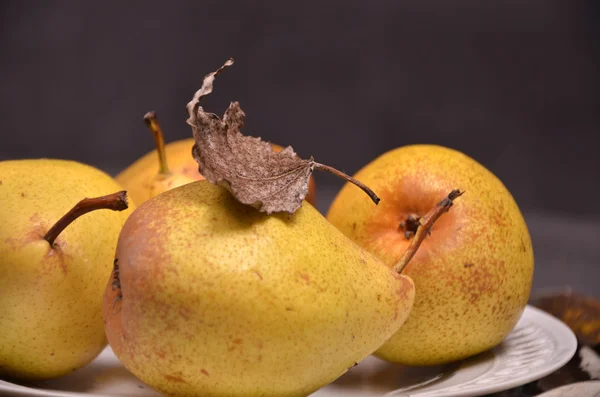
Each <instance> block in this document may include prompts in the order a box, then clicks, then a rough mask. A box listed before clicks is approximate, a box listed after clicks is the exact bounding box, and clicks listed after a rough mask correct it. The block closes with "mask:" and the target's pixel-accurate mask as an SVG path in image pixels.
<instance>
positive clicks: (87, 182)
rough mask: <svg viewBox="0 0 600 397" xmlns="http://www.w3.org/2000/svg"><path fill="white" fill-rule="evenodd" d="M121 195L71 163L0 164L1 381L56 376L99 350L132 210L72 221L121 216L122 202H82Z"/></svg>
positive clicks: (103, 178)
mask: <svg viewBox="0 0 600 397" xmlns="http://www.w3.org/2000/svg"><path fill="white" fill-rule="evenodd" d="M121 189H122V187H121V186H119V185H118V184H117V183H116V182H115V181H114V179H112V178H111V177H110V176H108V175H107V174H105V173H104V172H102V171H100V170H98V169H95V168H93V167H90V166H88V165H84V164H81V163H77V162H73V161H64V160H47V159H43V160H17V161H2V162H0V198H1V200H0V202H1V204H0V224H1V225H2V226H1V227H0V291H1V293H0V377H4V376H7V377H11V378H21V379H47V378H52V377H57V376H61V375H64V374H67V373H69V372H71V371H73V370H74V369H77V368H79V367H82V366H83V365H85V364H86V363H88V362H89V361H91V360H92V359H93V358H94V357H96V355H97V354H98V353H100V351H101V350H102V349H103V348H104V346H105V345H106V338H105V335H104V326H103V322H102V295H103V292H104V286H105V284H106V279H107V277H109V275H110V272H111V270H112V263H113V260H112V258H113V255H114V250H115V248H116V245H117V238H118V236H119V231H120V230H121V227H122V226H123V224H124V223H125V219H126V218H127V216H128V215H129V213H130V212H131V210H128V211H123V212H120V213H114V212H111V211H93V212H91V213H89V214H86V215H84V216H82V217H81V218H77V216H79V215H82V214H83V213H84V212H87V211H92V210H94V209H100V208H110V209H116V210H119V211H120V210H123V209H124V208H127V204H126V201H123V200H124V192H120V193H119V194H117V195H111V196H110V197H108V196H107V197H106V198H103V199H104V201H102V200H100V201H98V200H96V201H94V200H95V199H91V200H83V201H81V202H80V200H82V199H84V198H85V197H95V196H101V195H106V194H107V193H113V192H115V191H118V190H121ZM78 202H79V204H78ZM115 203H117V204H118V206H116V207H113V206H111V205H114V204H115ZM76 204H77V206H76V207H73V206H74V205H76ZM94 205H95V207H94ZM71 208H73V210H71V211H69V210H70V209H71ZM75 218H77V219H76V220H74V219H75ZM73 220H74V221H73ZM70 222H72V223H71V224H69V223H70ZM53 225H54V226H53ZM63 228H64V230H63Z"/></svg>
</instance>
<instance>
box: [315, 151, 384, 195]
mask: <svg viewBox="0 0 600 397" xmlns="http://www.w3.org/2000/svg"><path fill="white" fill-rule="evenodd" d="M313 168H314V169H316V170H321V171H327V172H329V173H332V174H333V175H335V176H337V177H339V178H342V179H345V180H347V181H348V182H350V183H353V184H355V185H356V186H358V187H359V188H361V189H362V191H363V192H365V193H367V194H368V195H369V197H370V198H371V200H373V202H374V203H375V204H379V201H380V199H379V197H377V195H376V194H375V192H374V191H372V190H371V189H370V188H369V187H368V186H367V185H365V184H364V183H362V182H361V181H359V180H357V179H354V178H352V177H351V176H350V175H348V174H345V173H343V172H342V171H339V170H336V169H335V168H333V167H330V166H328V165H325V164H321V163H317V162H315V161H313Z"/></svg>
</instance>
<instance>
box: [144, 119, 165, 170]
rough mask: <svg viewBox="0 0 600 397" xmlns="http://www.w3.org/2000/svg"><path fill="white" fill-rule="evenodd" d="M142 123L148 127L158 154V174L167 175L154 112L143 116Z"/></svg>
mask: <svg viewBox="0 0 600 397" xmlns="http://www.w3.org/2000/svg"><path fill="white" fill-rule="evenodd" d="M144 123H146V125H147V126H148V129H149V130H150V132H151V133H152V136H153V137H154V144H155V145H156V151H157V152H158V173H159V174H162V175H169V174H170V173H171V171H169V166H168V164H167V154H166V153H165V140H164V138H163V133H162V129H161V128H160V124H158V119H157V118H156V112H154V111H152V112H148V113H146V114H145V115H144Z"/></svg>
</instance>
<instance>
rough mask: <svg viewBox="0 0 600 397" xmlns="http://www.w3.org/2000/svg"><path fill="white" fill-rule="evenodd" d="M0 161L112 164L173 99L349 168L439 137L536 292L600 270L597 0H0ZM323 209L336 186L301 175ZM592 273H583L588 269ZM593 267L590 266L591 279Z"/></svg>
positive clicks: (171, 112) (181, 126)
mask: <svg viewBox="0 0 600 397" xmlns="http://www.w3.org/2000/svg"><path fill="white" fill-rule="evenodd" d="M0 7H1V8H0V9H1V11H2V13H1V17H0V18H1V19H0V29H1V30H2V32H1V34H0V54H1V55H0V59H1V61H0V62H1V63H0V87H1V91H0V92H1V94H0V101H1V103H0V105H1V106H0V112H1V121H2V128H1V129H0V131H1V132H0V134H1V137H2V139H1V141H0V160H2V159H12V158H23V157H61V158H71V159H75V160H79V161H83V162H87V163H90V164H93V165H95V166H97V167H99V168H102V169H104V170H106V171H107V172H110V173H113V174H114V173H116V172H118V171H119V170H121V169H122V168H124V167H126V166H127V165H128V164H130V163H131V162H132V161H133V160H135V159H136V158H137V157H138V156H140V155H142V154H144V153H146V152H147V151H149V150H151V149H152V148H153V142H152V139H151V137H150V134H149V133H148V131H147V130H146V128H145V126H144V124H143V123H142V120H141V119H142V116H143V114H144V113H145V112H146V111H148V110H156V111H157V112H158V115H159V119H160V121H161V124H162V126H163V130H164V131H165V135H166V139H167V140H168V141H170V140H175V139H179V138H184V137H189V136H191V132H190V129H189V127H188V126H187V125H186V124H185V120H186V113H185V104H186V103H187V101H189V99H190V98H191V96H192V94H193V93H194V91H195V90H196V89H197V88H198V87H199V85H200V84H201V80H202V77H203V76H204V75H205V74H206V73H207V72H210V71H213V70H214V69H215V68H216V67H218V66H219V65H221V64H222V62H223V61H224V60H225V59H227V58H228V57H234V58H235V59H236V64H235V65H234V66H233V67H232V68H230V69H229V70H228V71H227V72H226V73H224V74H223V75H222V76H220V78H219V80H218V81H217V83H216V84H217V85H216V91H215V93H214V94H213V95H212V96H211V97H209V98H208V100H207V101H206V102H205V108H206V109H208V110H211V111H214V112H215V113H219V114H220V113H222V112H223V110H224V109H225V108H226V107H227V105H228V103H229V101H232V100H238V101H240V102H241V105H242V108H243V109H244V110H245V111H246V113H247V126H246V128H245V132H246V133H247V134H251V135H257V136H261V137H263V138H264V139H267V140H270V141H273V142H276V143H280V144H291V145H292V146H294V148H295V149H296V151H297V152H298V153H299V154H300V155H302V156H310V155H313V156H314V157H315V158H316V159H317V160H318V161H320V162H323V163H327V164H330V165H333V166H336V167H338V168H340V169H343V170H345V171H346V172H348V173H354V172H355V171H357V170H358V169H359V168H360V167H361V166H362V165H364V164H366V163H367V162H368V161H370V160H371V159H373V158H374V157H376V156H377V155H379V154H381V153H383V152H385V151H387V150H389V149H392V148H395V147H397V146H401V145H406V144H411V143H437V144H441V145H445V146H449V147H453V148H456V149H458V150H461V151H463V152H465V153H467V154H469V155H470V156H472V157H474V158H475V159H477V160H478V161H480V162H481V163H483V164H484V165H485V166H487V167H488V168H489V169H491V170H492V171H493V172H494V173H496V174H497V175H498V176H499V177H500V179H502V180H503V182H504V183H505V184H506V185H507V186H508V188H509V189H510V190H511V192H512V193H513V194H514V196H515V198H516V200H517V202H518V203H519V204H520V206H521V208H522V210H523V212H524V213H525V216H526V219H527V221H528V224H529V226H530V228H531V232H532V235H533V239H534V248H535V252H536V257H537V268H536V280H535V286H536V288H544V287H554V286H561V285H564V284H571V285H574V286H576V287H577V288H578V289H581V290H584V291H586V292H589V293H596V288H595V285H594V284H593V282H592V281H591V280H592V279H593V278H594V277H592V275H595V276H600V274H599V272H598V270H597V268H598V265H600V263H599V260H598V259H600V249H599V248H598V247H597V246H598V242H599V237H600V236H599V233H598V232H599V230H600V227H599V225H600V210H599V208H600V206H598V204H597V200H598V196H599V193H600V188H599V183H598V180H599V174H600V160H599V156H598V153H597V152H598V150H599V149H600V145H598V129H599V127H600V112H598V105H599V102H600V101H599V99H600V80H599V74H598V70H599V69H598V63H599V60H600V27H599V26H598V21H599V17H600V3H598V2H595V1H592V0H589V1H525V2H523V1H487V2H481V1H463V0H461V1H442V0H440V1H428V2H421V1H408V2H395V1H366V0H363V1H358V0H352V1H341V0H340V1H323V2H310V1H309V2H287V1H279V2H278V1H269V2H260V1H259V2H256V1H249V2H237V1H230V2H227V1H222V0H221V1H199V0H195V1H173V2H158V1H143V2H142V1H138V2H135V1H127V2H121V1H104V2H92V1H54V2H52V1H48V2H42V1H12V2H2V3H1V6H0ZM317 183H318V186H319V208H320V209H321V210H322V211H325V210H326V208H327V207H328V205H329V202H330V200H331V198H332V197H333V195H334V194H335V192H336V191H337V189H339V187H340V186H341V182H340V181H338V180H336V179H334V178H333V177H330V176H328V175H322V174H319V175H317ZM590 272H591V273H590ZM596 278H597V277H596Z"/></svg>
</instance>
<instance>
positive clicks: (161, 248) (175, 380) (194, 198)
mask: <svg viewBox="0 0 600 397" xmlns="http://www.w3.org/2000/svg"><path fill="white" fill-rule="evenodd" d="M414 293H415V292H414V288H413V283H412V281H411V280H410V278H408V277H405V276H401V275H398V274H396V273H394V272H393V271H391V270H390V269H388V268H387V267H385V266H384V265H383V264H382V263H381V262H379V261H378V260H376V259H375V258H374V257H373V256H371V255H370V254H368V253H366V252H365V251H363V250H361V249H360V248H359V247H358V246H356V244H354V243H353V242H351V241H350V240H349V239H347V238H346V237H345V236H343V235H342V234H341V233H340V232H339V231H338V230H336V229H335V228H334V227H333V226H332V225H330V224H329V222H327V220H326V219H325V218H324V217H323V216H322V215H321V214H320V213H319V212H318V211H317V210H316V209H314V208H313V207H312V206H311V205H310V204H308V203H305V204H304V205H303V206H302V207H301V208H300V209H299V210H298V211H297V212H295V213H294V214H293V215H289V214H287V213H277V214H274V215H266V214H264V213H260V212H258V211H257V210H256V209H254V208H252V207H250V206H246V205H243V204H240V203H239V202H238V201H236V199H235V198H234V197H233V196H232V195H231V194H230V193H229V192H228V191H227V190H225V189H224V188H222V187H220V186H216V185H212V184H211V183H209V182H208V181H199V182H194V183H191V184H187V185H185V186H181V187H179V188H176V189H173V190H170V191H168V192H165V193H163V194H161V195H159V196H156V197H154V198H153V199H151V200H148V201H146V202H145V203H144V204H143V205H142V206H140V207H139V208H138V209H137V210H136V211H134V212H133V214H132V215H131V216H130V217H129V219H128V220H127V222H126V223H125V225H124V227H123V230H122V231H121V234H120V237H119V242H118V245H117V251H116V258H115V272H114V273H113V279H111V280H110V281H109V283H108V285H107V289H106V293H105V296H104V305H103V314H104V319H105V324H106V334H107V337H108V341H109V343H110V345H111V347H112V349H113V351H114V352H115V354H116V356H117V357H118V358H119V360H120V361H121V362H122V363H123V364H124V365H125V367H126V368H127V369H129V370H130V371H131V372H132V373H133V374H134V375H135V376H137V377H138V378H140V379H141V380H142V381H144V382H146V383H147V384H149V385H150V386H152V387H154V388H156V389H158V390H159V391H161V392H163V393H165V394H166V395H169V396H198V395H204V396H279V397H281V396H305V395H307V394H309V393H311V392H312V391H314V390H316V389H318V388H319V387H321V386H323V385H325V384H327V383H329V382H331V381H333V380H334V379H336V378H337V377H339V376H340V375H342V374H343V373H344V372H346V370H347V369H348V368H349V367H352V366H353V365H354V364H355V363H356V362H358V361H360V360H361V359H363V358H364V357H365V356H367V355H369V354H370V353H372V352H373V351H374V350H375V349H377V348H378V347H379V346H380V345H381V344H383V343H384V342H385V341H386V340H387V339H389V338H390V337H391V336H392V334H393V333H394V332H396V331H397V330H398V328H399V327H400V326H401V325H402V324H403V323H404V320H405V319H406V317H407V316H408V313H409V311H410V309H411V306H412V302H413V299H414Z"/></svg>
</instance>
